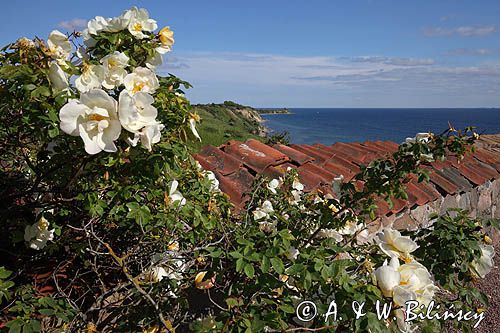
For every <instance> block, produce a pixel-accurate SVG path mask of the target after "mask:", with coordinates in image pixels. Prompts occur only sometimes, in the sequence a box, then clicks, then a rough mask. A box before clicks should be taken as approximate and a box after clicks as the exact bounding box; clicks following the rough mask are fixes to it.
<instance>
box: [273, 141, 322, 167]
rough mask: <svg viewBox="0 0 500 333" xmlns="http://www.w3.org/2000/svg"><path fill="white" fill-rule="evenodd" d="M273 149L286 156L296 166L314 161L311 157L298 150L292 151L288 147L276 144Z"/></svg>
mask: <svg viewBox="0 0 500 333" xmlns="http://www.w3.org/2000/svg"><path fill="white" fill-rule="evenodd" d="M273 148H275V149H276V150H279V151H280V152H282V153H283V154H285V155H286V156H288V157H289V158H290V159H291V160H292V161H294V162H295V163H297V164H298V165H302V164H304V163H307V162H311V161H314V158H313V157H311V156H309V155H306V154H304V153H302V152H301V151H299V150H296V149H293V148H292V147H288V146H285V145H282V144H279V143H278V144H275V145H274V146H273Z"/></svg>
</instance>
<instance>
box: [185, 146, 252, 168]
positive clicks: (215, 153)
mask: <svg viewBox="0 0 500 333" xmlns="http://www.w3.org/2000/svg"><path fill="white" fill-rule="evenodd" d="M194 158H195V159H196V160H197V161H198V162H200V164H201V165H202V166H203V168H205V169H209V170H217V171H219V172H220V173H222V174H223V175H228V174H230V173H233V172H235V171H236V170H238V169H239V168H240V167H241V166H242V165H243V163H242V162H241V161H240V160H238V159H236V158H234V157H232V156H230V155H228V154H226V153H224V152H223V151H222V150H220V149H218V148H216V147H214V146H206V147H204V148H203V149H202V150H201V151H200V153H199V154H196V155H194Z"/></svg>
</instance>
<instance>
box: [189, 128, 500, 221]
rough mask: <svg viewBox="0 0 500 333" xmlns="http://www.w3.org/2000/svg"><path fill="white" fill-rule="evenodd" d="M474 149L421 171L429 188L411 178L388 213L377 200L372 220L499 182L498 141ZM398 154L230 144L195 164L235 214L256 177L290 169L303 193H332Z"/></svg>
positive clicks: (368, 145)
mask: <svg viewBox="0 0 500 333" xmlns="http://www.w3.org/2000/svg"><path fill="white" fill-rule="evenodd" d="M476 147H477V151H476V153H475V154H474V155H473V157H471V156H468V157H466V158H464V159H463V160H461V161H460V162H459V161H458V160H457V159H456V157H454V156H449V160H447V161H445V162H433V163H431V164H430V166H425V168H427V169H428V170H429V171H430V182H429V183H425V182H422V183H418V182H417V180H416V177H415V176H412V177H411V179H410V182H409V183H408V184H407V194H408V200H401V199H393V203H394V206H393V208H392V209H390V208H389V207H388V205H387V203H386V202H385V201H384V200H383V199H381V198H377V199H376V202H377V203H378V205H379V207H378V210H377V214H378V215H379V216H381V215H387V214H396V213H398V212H401V211H402V210H403V209H405V208H406V207H410V208H411V207H413V206H415V205H418V206H421V205H425V204H426V203H428V202H432V201H434V200H436V199H438V198H439V197H441V196H442V195H447V194H456V193H459V192H463V191H469V190H470V189H471V188H472V187H474V186H477V185H481V184H483V183H485V182H486V181H488V180H492V179H499V178H500V135H489V136H486V135H483V136H481V139H480V140H479V141H478V142H477V143H476ZM397 148H398V144H396V143H394V142H391V141H366V142H363V143H342V142H337V143H335V144H333V145H331V146H326V145H323V144H314V145H307V144H300V145H299V144H292V145H289V146H286V145H282V144H275V145H273V146H272V147H270V146H268V145H265V144H263V143H261V142H259V141H256V140H253V139H250V140H247V141H245V142H239V141H229V142H228V143H227V144H225V145H222V146H221V147H219V148H216V147H213V146H207V147H205V148H203V149H202V150H201V151H200V152H199V153H198V154H195V155H194V158H195V159H196V160H198V161H199V162H200V164H201V165H202V167H203V168H205V169H208V170H212V171H214V173H215V175H216V177H217V178H218V179H219V183H220V188H221V190H222V191H224V192H225V193H227V194H228V195H229V197H230V199H231V201H232V202H233V203H234V204H235V205H236V208H241V207H242V205H243V204H244V203H245V200H247V198H248V196H247V195H246V193H248V192H249V191H250V190H251V186H252V182H253V180H254V175H256V174H263V175H266V176H268V177H270V178H277V177H281V176H283V175H284V173H285V172H286V170H287V169H288V168H294V169H296V170H297V172H298V174H299V178H300V180H301V182H302V183H303V184H304V187H305V191H306V192H309V191H316V190H318V191H322V192H325V193H332V190H331V182H332V180H333V178H334V177H336V176H338V175H343V176H344V178H345V180H346V181H349V180H351V179H352V178H353V177H354V176H355V174H356V173H358V172H359V170H360V168H359V167H360V166H361V165H366V164H368V163H369V162H370V161H372V160H373V159H375V158H381V157H385V156H388V155H389V154H391V153H393V152H394V151H396V150H397ZM355 186H356V188H358V190H360V189H362V188H363V183H362V182H360V181H356V182H355Z"/></svg>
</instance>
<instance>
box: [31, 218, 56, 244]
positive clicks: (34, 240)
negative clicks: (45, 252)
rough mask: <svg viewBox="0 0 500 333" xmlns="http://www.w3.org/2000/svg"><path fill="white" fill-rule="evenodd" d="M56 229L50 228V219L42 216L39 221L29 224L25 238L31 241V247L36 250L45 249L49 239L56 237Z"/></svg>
mask: <svg viewBox="0 0 500 333" xmlns="http://www.w3.org/2000/svg"><path fill="white" fill-rule="evenodd" d="M54 230H55V229H52V230H49V221H47V219H45V217H41V218H40V220H38V222H37V223H34V224H33V225H28V226H26V228H25V229H24V240H25V241H26V242H29V247H30V248H32V249H34V250H41V249H43V248H44V247H45V246H46V245H47V242H48V241H51V240H53V239H54Z"/></svg>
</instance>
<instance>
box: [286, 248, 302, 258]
mask: <svg viewBox="0 0 500 333" xmlns="http://www.w3.org/2000/svg"><path fill="white" fill-rule="evenodd" d="M299 254H300V251H299V250H297V249H296V248H294V247H293V246H292V247H291V248H290V250H288V253H287V255H286V256H287V258H288V259H290V260H296V259H297V258H298V257H299Z"/></svg>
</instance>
